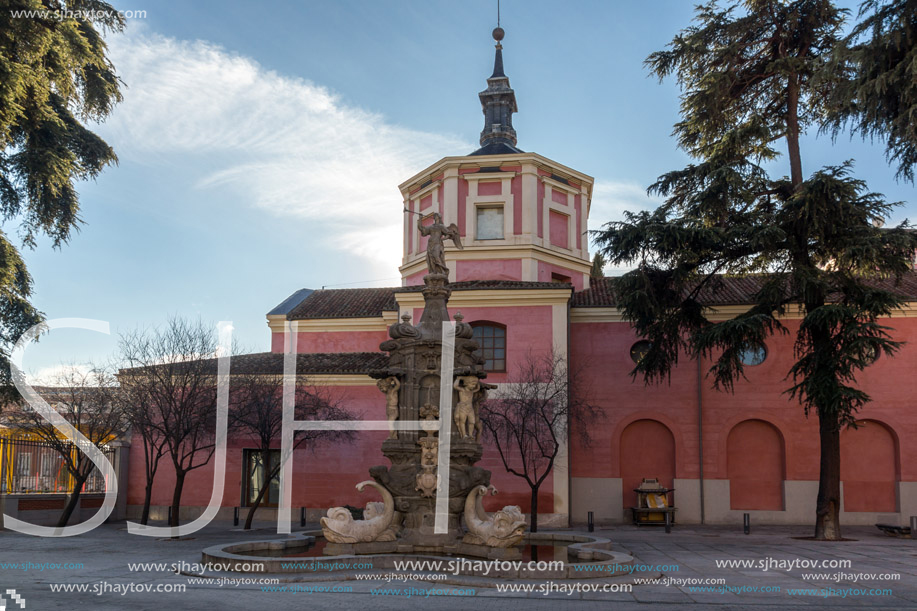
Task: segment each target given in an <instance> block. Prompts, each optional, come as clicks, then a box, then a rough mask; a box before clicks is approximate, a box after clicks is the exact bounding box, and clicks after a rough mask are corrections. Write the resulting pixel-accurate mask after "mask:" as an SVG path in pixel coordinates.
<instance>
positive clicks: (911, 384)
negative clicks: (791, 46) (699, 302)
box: [127, 44, 917, 526]
mask: <svg viewBox="0 0 917 611" xmlns="http://www.w3.org/2000/svg"><path fill="white" fill-rule="evenodd" d="M480 97H481V103H482V107H483V110H484V114H485V128H484V131H483V132H482V137H481V144H482V147H481V149H479V150H477V151H475V152H473V153H471V154H469V155H464V156H451V157H445V158H443V159H442V160H440V161H438V162H437V163H434V164H433V165H431V166H430V167H428V168H425V169H424V170H422V171H420V172H418V173H417V174H415V175H414V176H413V177H411V178H409V179H408V180H406V181H405V182H403V183H402V184H401V185H400V186H399V189H400V191H401V194H402V196H403V202H402V203H403V205H404V208H405V209H406V212H405V213H404V224H403V235H402V236H401V239H402V244H403V253H404V254H403V258H402V264H401V267H400V272H401V277H402V286H400V287H390V288H369V289H342V290H338V289H334V290H316V291H310V290H306V289H303V290H299V291H297V292H295V293H293V294H292V295H291V296H290V297H289V298H288V299H286V300H285V301H284V302H283V303H281V304H280V305H279V306H277V307H276V308H274V309H273V310H271V311H270V312H269V313H268V315H267V323H268V327H269V329H270V346H271V352H268V353H261V354H255V355H245V356H242V357H236V358H235V359H234V362H239V364H240V365H246V364H251V363H260V364H263V366H264V367H265V371H266V372H267V371H275V370H278V367H279V365H278V363H280V360H281V353H282V352H283V350H284V346H285V345H286V343H285V342H286V341H288V339H289V334H296V337H297V346H298V350H299V351H300V352H301V353H303V357H302V363H301V366H300V369H299V371H300V373H302V374H304V375H306V376H308V377H309V378H310V380H312V381H314V383H316V384H321V385H325V386H327V387H329V388H332V389H334V391H335V392H337V393H338V394H339V397H341V399H342V401H343V402H344V403H345V405H346V406H347V407H348V408H349V409H351V410H352V411H353V412H354V413H359V414H361V416H362V418H364V419H368V420H382V419H384V418H385V401H384V396H383V395H382V394H381V393H380V392H379V391H378V390H377V389H376V386H375V383H376V381H375V380H374V379H372V378H371V377H369V375H367V372H368V371H369V370H370V369H371V368H372V366H373V363H374V362H377V361H378V359H379V358H380V356H381V354H382V353H380V352H379V344H380V343H381V342H383V341H385V340H386V339H388V332H387V330H388V327H389V326H390V325H392V324H394V323H396V322H397V321H398V319H399V317H401V316H402V315H408V316H410V317H411V318H412V319H413V321H414V322H415V323H416V322H417V321H418V320H419V317H420V314H421V311H422V306H423V300H422V296H421V293H420V290H419V289H420V287H419V286H418V285H420V284H421V278H422V276H423V275H424V274H425V273H426V264H425V257H424V252H425V246H426V244H425V239H424V238H422V237H421V236H420V232H419V230H418V229H417V220H418V219H420V222H421V223H423V224H428V223H430V222H432V215H433V213H434V212H436V213H438V214H440V215H441V216H442V218H443V220H444V222H445V223H446V224H447V225H448V224H450V223H455V225H456V226H457V227H458V230H459V232H460V234H461V237H462V243H463V246H464V248H463V249H462V250H458V249H455V248H448V249H447V252H446V258H447V264H448V267H449V270H450V278H451V280H452V282H453V283H454V284H453V287H452V288H453V292H452V297H451V299H450V301H449V310H450V313H451V314H455V313H456V312H458V311H460V312H461V313H462V315H463V316H464V320H465V322H468V323H471V324H472V326H474V327H475V328H476V329H479V330H480V338H481V340H482V344H484V348H483V349H484V352H485V355H484V356H485V358H486V359H487V362H488V368H489V370H490V371H489V373H488V377H487V381H488V382H490V383H494V384H497V385H498V390H497V391H496V392H497V393H499V389H500V387H501V386H502V385H505V384H507V383H508V381H509V380H511V379H512V376H513V372H514V369H515V368H516V367H517V365H518V364H519V363H520V362H521V360H523V359H524V358H525V357H526V355H527V354H528V353H529V352H530V351H531V352H536V353H537V352H545V351H549V350H552V349H553V350H555V351H557V352H559V353H560V354H563V355H564V356H565V358H567V359H569V362H570V364H571V366H572V367H577V368H582V369H583V370H584V371H585V372H586V374H587V378H588V382H589V384H588V385H589V387H590V390H591V393H592V395H593V396H594V397H595V399H596V402H597V403H598V404H599V405H600V406H601V409H602V412H603V418H602V419H601V420H600V421H598V422H596V423H595V424H594V425H593V426H592V427H590V434H591V437H592V444H591V445H590V446H589V447H580V446H579V445H578V444H570V445H569V446H568V447H564V448H563V450H562V452H561V454H560V456H559V458H558V461H557V464H556V467H555V469H554V471H553V473H552V474H551V476H550V477H549V479H548V481H547V482H546V484H545V486H544V487H543V488H542V490H541V496H540V497H539V508H540V512H541V515H540V519H541V524H543V525H548V526H550V525H557V526H561V525H567V524H568V523H571V522H572V523H582V522H584V521H585V520H586V514H587V512H590V511H591V512H594V514H595V518H596V520H597V521H598V522H600V523H616V522H623V521H627V520H629V519H630V513H629V510H628V508H629V507H631V506H632V505H633V504H634V501H635V498H634V497H635V495H634V492H633V488H635V487H636V486H637V485H638V484H639V482H640V481H641V480H642V478H646V477H652V478H657V479H659V480H660V481H661V482H662V483H663V484H664V485H666V486H669V487H672V488H674V489H675V492H674V495H673V497H674V503H675V505H676V507H677V508H678V511H677V518H676V519H677V520H678V522H681V523H699V522H702V521H703V522H705V523H711V524H731V523H741V520H742V514H743V513H751V514H752V519H753V520H754V521H755V522H756V523H774V524H778V523H779V524H807V523H811V522H812V521H813V520H814V516H815V498H816V492H817V487H818V481H817V480H818V467H819V464H818V460H819V448H818V430H817V422H816V421H815V419H814V418H809V419H807V418H806V417H805V415H804V413H803V409H802V407H801V406H800V405H799V404H798V403H796V402H794V401H792V400H790V399H788V398H787V396H786V395H785V394H784V391H785V390H786V388H787V386H788V382H787V381H786V379H785V377H786V374H787V372H788V371H789V368H790V366H791V363H792V359H793V345H792V337H791V336H777V337H773V338H771V339H770V340H769V341H768V343H767V345H766V346H765V353H764V358H763V360H761V359H759V360H761V362H760V363H759V364H755V365H752V366H749V367H748V368H747V376H748V380H747V381H743V382H740V383H738V384H737V385H736V388H735V392H734V393H725V392H718V391H715V390H713V388H712V386H711V383H710V381H709V380H707V379H706V378H705V376H704V373H705V370H706V368H707V366H708V365H707V364H705V363H702V362H701V363H699V362H697V361H694V360H691V359H688V358H685V359H684V360H682V362H681V364H680V365H679V367H678V368H677V369H676V370H675V371H674V372H673V374H672V378H671V382H670V383H669V384H665V385H661V386H645V385H644V384H643V382H642V381H641V380H634V379H632V378H631V376H630V372H631V370H632V369H633V367H634V360H633V358H636V357H635V356H634V355H639V346H638V345H636V344H638V342H639V341H640V338H638V337H637V336H636V335H635V334H634V331H633V329H632V328H631V326H630V325H629V324H628V323H627V322H625V321H623V320H622V317H621V312H620V310H618V308H617V307H616V306H615V303H614V299H613V297H612V295H611V294H610V290H609V281H608V279H598V280H591V279H590V274H589V271H590V267H591V265H590V253H589V248H588V247H589V242H588V239H587V235H586V229H587V221H588V218H589V213H590V204H591V199H592V190H593V183H594V181H593V179H592V178H591V177H590V176H588V175H587V174H584V173H582V172H579V171H576V170H574V169H571V168H569V167H567V166H564V165H562V164H560V163H557V162H555V161H553V160H551V159H549V158H547V157H544V156H542V155H539V154H537V153H530V152H523V151H521V150H519V149H518V148H516V146H515V145H516V136H515V131H514V130H513V128H512V124H511V115H512V112H514V111H515V110H516V100H515V94H514V92H513V90H512V89H510V88H509V79H508V78H507V77H506V76H505V74H504V73H503V60H502V51H501V46H500V45H499V44H498V45H497V55H496V62H495V66H494V73H493V75H492V76H491V77H490V78H489V79H488V88H487V90H485V91H484V92H481V94H480ZM599 220H601V221H604V220H606V219H599ZM392 239H398V236H392ZM728 288H729V290H728V291H725V292H724V294H723V295H721V296H718V297H717V298H716V299H714V300H712V302H711V303H710V304H709V305H710V307H712V308H714V311H715V316H716V315H719V316H729V315H730V314H732V313H735V312H737V311H741V310H742V309H743V308H746V307H747V302H748V298H749V295H748V294H747V293H743V286H742V284H741V283H736V284H735V286H732V285H730V286H729V287H728ZM903 290H905V291H907V292H908V294H909V295H912V296H914V298H913V301H912V303H910V304H909V305H908V307H907V308H906V309H904V310H902V311H901V312H899V313H897V314H896V315H895V316H894V317H892V318H891V319H888V320H885V321H883V323H884V324H887V325H889V326H890V327H892V328H894V329H895V331H894V333H895V336H896V339H899V340H903V341H905V342H907V343H906V344H905V346H904V348H903V349H902V350H901V352H900V354H899V356H897V357H895V358H893V359H892V358H886V357H880V358H879V359H878V360H877V362H876V363H875V364H874V365H873V366H872V367H870V368H869V369H868V370H867V371H866V372H864V373H863V375H862V376H861V378H860V383H861V386H862V388H863V389H864V390H866V391H867V392H868V393H869V394H870V395H871V396H872V398H873V402H872V403H870V404H869V406H868V407H867V408H866V409H864V410H863V411H862V412H861V413H860V414H859V415H858V417H859V419H860V424H861V426H859V427H858V428H857V429H855V430H854V429H851V430H848V431H845V432H844V434H843V436H842V447H841V451H842V461H843V462H842V467H841V474H842V480H843V484H842V486H843V501H842V508H841V509H842V522H843V523H846V524H873V523H875V522H888V523H900V524H905V523H906V522H907V519H908V518H907V517H908V516H910V515H917V442H915V441H914V440H915V439H917V409H915V405H914V401H915V399H914V397H917V381H915V377H914V376H912V375H911V374H912V373H913V370H914V367H915V364H917V277H914V276H910V277H908V278H906V280H905V283H904V286H903ZM785 323H786V324H787V326H788V327H789V328H790V329H791V330H792V328H793V325H794V324H797V323H796V322H794V320H793V318H792V317H791V316H790V317H788V318H787V320H785ZM476 332H477V331H476ZM234 367H235V365H234ZM271 368H273V369H271ZM230 435H231V440H230V451H229V461H228V465H227V475H226V482H225V494H224V498H223V505H224V507H225V509H224V512H223V514H222V515H223V517H227V516H228V515H229V514H230V512H231V511H232V508H234V507H240V506H242V507H244V506H245V505H246V503H247V498H246V497H247V495H248V494H249V493H250V491H251V487H252V480H251V478H252V475H251V473H250V471H251V468H250V465H249V464H248V461H250V451H251V450H253V449H254V448H256V447H257V444H256V443H254V440H251V439H245V438H243V437H240V436H238V435H233V433H232V432H231V433H230ZM384 437H385V433H383V432H363V433H358V437H357V439H356V441H355V442H354V443H352V444H347V445H341V446H337V447H332V446H329V445H319V446H317V447H316V448H314V449H313V450H311V451H306V450H301V451H297V452H296V455H295V458H294V470H295V473H296V478H295V482H294V485H293V507H294V509H295V508H300V507H304V508H306V509H307V513H308V517H309V519H310V520H315V519H317V517H318V516H319V515H320V514H322V512H323V511H324V510H325V509H327V508H328V507H331V506H338V505H345V504H350V505H356V506H362V505H363V504H365V502H366V501H367V500H375V499H369V498H366V497H361V495H360V494H359V493H357V492H356V491H355V490H354V488H353V485H354V484H355V483H356V482H359V481H363V480H365V479H368V478H369V476H368V471H369V468H370V467H372V466H374V465H378V464H383V463H384V462H385V459H384V458H383V457H382V454H381V451H380V447H381V443H382V441H383V439H384ZM479 466H482V467H484V468H486V469H489V470H491V471H492V472H493V478H492V481H493V483H494V484H495V485H496V487H497V488H498V489H499V491H500V494H499V495H497V496H495V497H488V498H487V500H486V501H485V504H486V506H487V509H489V510H493V509H494V508H496V507H502V506H503V505H508V504H518V505H520V506H522V508H523V511H528V508H529V489H528V487H527V486H526V484H525V483H524V482H523V481H522V480H521V479H519V478H517V477H514V476H512V475H510V474H508V473H506V472H505V470H504V468H503V466H502V464H501V463H500V461H499V458H498V455H497V452H496V450H495V449H494V448H493V447H490V446H489V445H487V444H485V450H484V459H483V461H482V462H481V463H479ZM129 474H130V477H129V487H128V498H127V503H128V507H129V513H134V514H136V513H137V512H138V511H139V505H140V503H142V500H143V484H144V476H143V455H142V450H141V448H140V444H139V442H135V443H134V444H133V447H132V449H131V454H130V467H129ZM212 478H213V469H212V465H208V466H207V467H204V468H201V469H198V470H196V471H194V472H192V473H191V474H190V475H189V478H188V481H187V484H186V487H185V494H184V498H183V505H184V508H183V511H184V512H186V515H185V516H183V517H186V518H187V517H194V516H195V515H197V514H198V513H199V512H200V510H201V508H202V507H203V506H204V505H206V503H207V502H208V500H209V498H210V491H211V486H212ZM173 482H174V475H173V474H172V473H171V466H170V465H169V464H168V462H167V461H164V462H163V464H162V466H161V467H160V472H159V474H158V475H157V480H156V483H155V486H154V493H153V505H154V517H156V516H157V515H161V513H160V514H157V512H162V511H164V507H165V506H167V505H168V504H169V502H170V500H171V494H172V484H173ZM272 511H273V510H272V509H270V508H268V509H266V510H265V513H264V515H265V516H266V517H270V516H271V515H273V514H272V513H271V512H272Z"/></svg>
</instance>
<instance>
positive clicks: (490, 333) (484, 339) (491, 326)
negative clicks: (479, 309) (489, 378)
mask: <svg viewBox="0 0 917 611" xmlns="http://www.w3.org/2000/svg"><path fill="white" fill-rule="evenodd" d="M471 326H472V328H473V329H474V341H476V342H478V346H480V348H479V349H478V354H480V355H481V356H482V357H483V358H484V371H494V372H501V371H506V327H505V326H503V325H501V324H499V323H495V322H475V323H471Z"/></svg>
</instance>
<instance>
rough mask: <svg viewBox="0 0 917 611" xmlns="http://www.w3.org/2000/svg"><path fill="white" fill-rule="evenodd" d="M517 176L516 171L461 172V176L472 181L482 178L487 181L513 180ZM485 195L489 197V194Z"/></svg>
mask: <svg viewBox="0 0 917 611" xmlns="http://www.w3.org/2000/svg"><path fill="white" fill-rule="evenodd" d="M515 177H516V173H515V172H484V173H481V172H473V173H471V174H459V178H464V179H465V180H467V181H468V182H472V181H478V182H480V181H482V180H483V181H485V182H489V181H493V182H497V181H502V180H504V179H505V180H511V179H513V178H515ZM483 197H487V196H483Z"/></svg>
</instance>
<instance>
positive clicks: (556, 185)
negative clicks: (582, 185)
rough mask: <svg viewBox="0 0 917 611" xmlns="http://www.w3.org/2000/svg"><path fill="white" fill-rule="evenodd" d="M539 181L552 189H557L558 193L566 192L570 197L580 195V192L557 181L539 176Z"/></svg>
mask: <svg viewBox="0 0 917 611" xmlns="http://www.w3.org/2000/svg"><path fill="white" fill-rule="evenodd" d="M539 178H541V181H542V182H543V183H545V184H546V185H550V186H551V188H552V189H557V190H558V191H566V192H567V193H569V194H571V195H581V194H582V190H581V189H578V188H576V187H571V186H570V185H567V184H564V183H562V182H560V181H559V180H554V179H553V178H551V177H550V176H539Z"/></svg>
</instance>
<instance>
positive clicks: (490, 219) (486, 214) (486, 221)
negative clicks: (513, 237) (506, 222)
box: [476, 206, 503, 240]
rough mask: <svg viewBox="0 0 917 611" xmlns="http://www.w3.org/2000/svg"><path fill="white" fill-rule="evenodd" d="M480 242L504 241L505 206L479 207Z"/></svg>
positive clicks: (478, 237)
mask: <svg viewBox="0 0 917 611" xmlns="http://www.w3.org/2000/svg"><path fill="white" fill-rule="evenodd" d="M477 228H478V235H477V238H476V239H478V240H502V239H503V206H478V208H477Z"/></svg>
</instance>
